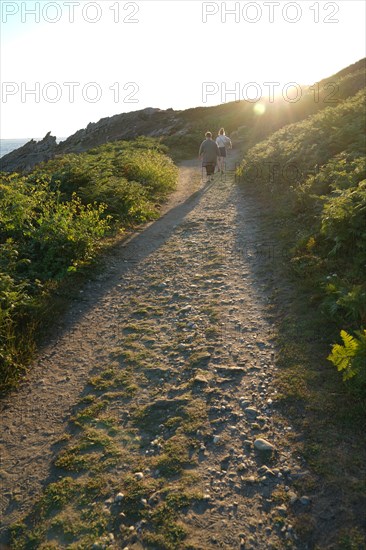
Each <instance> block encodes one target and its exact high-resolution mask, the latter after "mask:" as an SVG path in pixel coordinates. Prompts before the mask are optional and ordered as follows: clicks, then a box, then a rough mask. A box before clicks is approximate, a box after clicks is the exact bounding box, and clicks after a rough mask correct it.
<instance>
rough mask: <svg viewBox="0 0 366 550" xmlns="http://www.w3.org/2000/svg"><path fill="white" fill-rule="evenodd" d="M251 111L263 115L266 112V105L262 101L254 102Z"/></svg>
mask: <svg viewBox="0 0 366 550" xmlns="http://www.w3.org/2000/svg"><path fill="white" fill-rule="evenodd" d="M253 111H254V113H255V114H256V115H259V116H260V115H264V113H265V112H266V106H265V105H263V103H256V104H255V105H254V107H253Z"/></svg>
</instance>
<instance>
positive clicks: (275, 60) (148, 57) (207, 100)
mask: <svg viewBox="0 0 366 550" xmlns="http://www.w3.org/2000/svg"><path fill="white" fill-rule="evenodd" d="M0 7H1V98H0V109H1V126H0V133H1V137H2V138H7V139H10V138H22V137H34V138H37V137H43V136H44V135H45V134H46V132H47V131H49V130H51V131H52V134H53V135H56V136H58V137H66V136H68V135H70V134H72V133H74V132H75V131H76V130H78V129H80V128H84V127H85V126H86V125H87V124H88V123H89V122H96V121H98V120H99V119H100V118H103V117H106V116H111V115H114V114H117V113H121V112H128V111H134V110H137V109H143V108H145V107H159V108H161V109H166V108H168V107H172V108H174V109H185V108H188V107H197V106H200V105H216V104H219V103H222V102H226V101H233V100H234V99H243V97H242V95H243V93H244V91H245V93H248V95H250V94H253V93H254V94H255V93H258V90H259V91H261V92H262V97H263V98H264V99H267V98H268V87H267V86H265V84H264V83H266V82H279V83H280V85H279V86H277V87H276V90H277V91H278V92H281V90H282V88H283V86H285V85H286V84H287V83H290V82H295V83H297V84H298V85H300V86H301V85H304V84H312V83H314V82H316V81H318V80H320V79H322V78H325V77H327V76H331V75H332V74H334V73H335V72H337V71H339V70H341V69H343V68H344V67H346V66H348V65H350V64H351V63H354V62H356V61H358V60H359V59H361V58H362V57H364V56H365V26H364V22H365V3H364V2H363V1H354V0H338V1H336V2H328V1H318V2H316V1H314V0H298V1H297V2H290V1H286V0H277V1H260V0H257V1H253V2H249V1H230V2H221V1H220V2H216V1H212V2H201V1H200V0H190V1H189V0H184V1H180V0H171V1H168V0H166V1H157V0H136V1H131V2H130V1H121V0H119V1H118V0H113V1H109V0H99V1H96V2H92V1H89V0H78V1H72V0H68V1H66V0H65V1H64V0H56V1H51V0H50V1H48V0H40V1H30V0H28V1H6V0H0ZM252 82H255V83H256V87H254V88H253V87H252V88H250V87H248V84H249V83H252ZM32 90H33V93H32ZM229 90H232V91H233V92H232V93H231V94H230V93H228V91H229ZM72 91H73V93H72ZM204 91H206V92H207V93H206V94H204V93H203V92H204ZM209 92H210V93H209ZM225 92H226V93H225ZM266 96H267V97H266ZM257 97H258V96H257ZM244 99H245V98H244Z"/></svg>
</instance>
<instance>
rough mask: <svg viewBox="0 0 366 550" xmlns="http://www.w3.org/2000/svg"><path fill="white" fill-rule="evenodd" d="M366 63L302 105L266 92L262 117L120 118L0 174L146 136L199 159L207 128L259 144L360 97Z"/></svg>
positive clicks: (36, 147) (1, 165) (28, 149)
mask: <svg viewBox="0 0 366 550" xmlns="http://www.w3.org/2000/svg"><path fill="white" fill-rule="evenodd" d="M365 61H366V60H365V59H362V60H360V61H358V62H357V63H354V64H353V65H350V66H349V67H347V68H345V69H343V70H342V71H340V72H338V73H337V74H335V75H333V76H331V77H327V78H326V79H324V80H321V81H320V82H318V83H316V85H314V86H310V87H304V88H301V90H299V92H300V93H299V98H298V101H296V102H291V101H288V100H287V99H286V98H281V97H280V98H277V99H276V101H275V102H273V103H271V102H270V101H268V98H267V99H266V97H265V94H268V90H267V89H266V88H264V89H263V90H262V92H263V98H262V99H263V103H264V105H265V108H266V110H265V113H264V114H263V115H262V116H258V115H257V114H255V112H254V110H253V107H254V105H255V104H253V102H250V101H244V100H240V101H233V102H228V103H224V104H221V105H217V106H214V107H198V108H191V109H186V110H183V111H174V110H173V109H167V110H160V109H154V108H147V109H142V110H139V111H134V112H130V113H121V114H116V115H114V116H112V117H106V118H102V119H101V120H99V121H98V122H95V123H90V124H88V126H87V127H86V128H84V129H80V130H78V131H77V132H76V133H75V134H73V135H71V136H70V137H68V138H67V139H66V140H65V141H63V142H61V143H59V144H58V145H57V144H56V143H55V138H52V136H50V135H49V134H47V136H46V137H45V138H44V140H42V141H41V142H38V143H35V142H34V141H31V142H29V143H27V144H26V145H24V146H23V147H21V148H19V149H17V150H15V151H12V152H11V153H9V154H8V155H5V156H4V157H3V158H2V159H1V160H0V170H3V171H6V172H12V171H16V170H17V171H19V170H20V171H22V170H30V169H32V168H33V167H34V166H35V165H36V164H37V163H39V162H41V161H44V160H48V159H49V158H53V157H54V156H55V155H59V154H64V153H70V152H71V153H80V152H83V151H87V150H88V149H90V148H92V147H97V146H98V145H102V144H104V143H107V142H110V141H117V140H125V139H135V138H136V137H138V136H142V135H144V136H150V137H159V138H161V140H162V141H163V143H166V144H167V145H168V146H169V147H170V148H172V152H173V154H174V155H175V157H176V158H188V157H191V156H196V154H197V148H198V144H199V143H200V141H201V139H202V136H203V134H204V132H205V131H206V130H207V129H211V131H213V132H216V131H217V130H218V129H219V128H220V127H221V126H224V127H225V128H226V129H227V132H228V133H229V134H231V133H232V132H235V131H237V130H238V129H241V137H243V138H245V140H246V141H247V142H248V143H249V142H250V143H254V142H256V141H258V140H259V139H261V138H263V137H264V136H266V135H268V134H269V133H271V132H273V131H274V130H276V129H278V128H280V127H281V126H283V125H285V124H288V123H290V122H295V121H298V120H301V119H303V118H304V117H306V116H308V115H310V114H313V113H315V112H317V111H319V110H321V109H323V108H325V107H327V106H329V105H336V104H338V103H340V102H341V101H343V100H344V99H346V98H347V97H350V96H352V95H354V94H355V93H357V92H358V91H359V90H360V89H362V88H363V87H364V86H365ZM276 91H277V90H276ZM235 137H238V136H235Z"/></svg>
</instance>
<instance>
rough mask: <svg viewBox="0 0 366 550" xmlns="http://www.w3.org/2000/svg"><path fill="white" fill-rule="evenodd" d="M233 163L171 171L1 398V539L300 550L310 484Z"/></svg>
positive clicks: (34, 544) (265, 282) (14, 543)
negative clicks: (140, 227) (203, 172)
mask: <svg viewBox="0 0 366 550" xmlns="http://www.w3.org/2000/svg"><path fill="white" fill-rule="evenodd" d="M234 162H235V158H234V157H233V158H232V159H231V166H229V168H231V169H232V170H231V171H230V170H229V171H228V173H227V175H226V177H224V178H221V179H220V176H219V175H216V176H215V180H214V182H213V183H211V184H208V185H201V184H200V181H199V178H200V168H199V167H198V166H197V165H195V166H192V167H189V166H188V167H185V168H182V169H181V180H180V187H179V190H178V192H177V195H176V196H175V197H177V196H178V197H179V200H176V199H174V200H175V202H173V203H172V204H173V206H172V207H171V208H170V210H168V212H167V213H166V214H165V216H163V217H162V218H161V219H159V220H158V221H155V222H153V223H152V224H150V225H149V226H148V227H147V228H146V229H145V230H144V231H142V232H141V233H140V234H138V235H136V236H135V237H134V238H133V239H131V240H130V242H129V243H127V244H125V245H124V246H121V247H120V248H118V250H117V251H116V252H115V255H114V256H113V257H111V260H110V265H109V267H108V269H107V270H106V272H105V273H104V274H103V275H101V276H99V277H97V279H96V280H94V281H91V282H90V283H88V284H87V285H86V286H85V288H84V289H83V292H82V293H81V295H80V301H79V302H78V303H77V304H76V305H75V307H74V308H73V309H72V311H70V312H69V313H68V315H67V316H66V317H65V318H64V320H63V328H62V327H60V333H59V337H58V338H57V339H55V340H54V341H53V342H52V343H50V345H49V346H48V348H47V349H45V350H43V353H42V354H41V356H40V359H39V364H38V366H36V367H35V368H34V370H33V371H32V374H31V375H30V379H29V381H28V383H27V385H26V386H24V387H23V388H21V389H20V391H19V392H18V393H17V394H16V395H13V396H11V398H10V397H9V399H8V400H6V401H5V402H4V403H3V410H2V419H3V424H4V429H3V434H2V436H1V444H2V447H3V450H2V464H1V472H0V475H1V483H2V488H3V491H2V496H1V506H2V514H3V520H4V521H3V524H4V527H5V530H4V531H3V532H2V541H3V543H4V545H5V544H8V545H9V546H10V547H11V548H13V549H19V548H44V549H45V548H47V549H51V548H70V549H71V548H78V549H80V548H85V549H86V548H95V549H97V548H126V549H127V548H129V549H141V548H162V549H180V548H182V549H184V548H185V549H202V550H203V549H210V548H227V549H230V550H231V549H235V548H242V549H250V548H252V549H258V548H261V549H266V550H267V549H279V548H304V549H305V548H308V547H309V546H308V544H307V543H306V542H304V541H303V540H302V538H301V535H299V534H298V533H297V529H296V528H295V525H296V523H297V524H298V523H301V518H303V519H302V521H304V522H306V521H308V518H310V516H311V511H312V509H313V506H314V498H316V496H315V495H312V494H311V492H310V493H305V494H304V493H301V492H299V490H298V489H297V488H296V482H297V480H299V479H300V478H301V479H302V481H304V479H305V480H309V483H308V487H309V488H310V487H314V480H312V475H311V473H309V471H308V469H307V466H306V464H305V463H304V461H303V460H302V458H301V456H299V455H298V454H297V452H296V444H295V442H294V440H295V439H296V437H294V434H293V429H292V426H291V425H289V422H288V420H286V418H284V417H281V415H280V413H279V412H278V411H277V410H276V395H277V393H276V388H275V384H274V377H275V373H276V350H275V347H274V336H275V334H274V329H273V322H272V320H271V317H272V312H271V310H270V304H269V300H268V298H267V292H268V290H269V289H270V288H271V285H273V281H272V277H271V273H270V271H266V270H264V271H265V275H263V274H262V275H263V276H262V277H261V278H258V277H257V275H256V274H257V270H258V269H261V268H263V265H261V262H263V261H264V259H263V257H262V256H257V255H255V254H253V251H254V250H255V245H256V243H258V242H263V239H265V237H263V235H261V234H260V230H259V229H258V226H257V216H258V215H259V213H258V211H257V210H256V208H255V205H254V204H251V203H250V200H249V201H247V200H246V198H245V196H244V194H243V191H242V189H240V188H239V187H238V186H237V185H236V184H235V181H234V171H233V169H234ZM262 271H263V269H262ZM259 281H260V282H259ZM61 328H62V330H61ZM294 520H296V523H294ZM9 541H10V542H9ZM323 547H325V545H324V546H323Z"/></svg>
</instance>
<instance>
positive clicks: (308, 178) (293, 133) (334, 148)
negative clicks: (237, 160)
mask: <svg viewBox="0 0 366 550" xmlns="http://www.w3.org/2000/svg"><path fill="white" fill-rule="evenodd" d="M364 100H365V94H364V92H363V91H362V92H359V93H357V94H356V95H355V96H354V97H352V98H350V99H348V100H346V101H344V102H343V103H341V104H340V105H338V106H337V107H333V108H331V107H329V108H327V109H325V110H323V111H321V112H319V113H317V114H316V115H313V116H312V117H310V118H308V119H306V120H305V121H303V122H300V123H297V124H292V125H289V126H286V127H284V128H282V129H281V130H279V131H277V132H276V133H274V134H273V135H272V136H271V137H270V138H269V139H267V140H266V141H263V142H261V143H259V144H258V145H256V146H255V147H253V148H252V149H250V150H249V151H248V153H247V154H246V157H245V160H244V161H243V163H242V165H241V167H240V170H239V174H240V177H241V179H242V181H243V182H244V184H245V185H248V186H250V185H251V183H254V182H255V184H256V185H257V184H258V180H259V181H260V182H261V189H260V191H259V193H261V194H262V196H263V197H264V196H267V197H268V198H269V199H270V201H271V216H273V217H275V218H277V221H278V227H280V226H281V229H279V230H278V237H279V238H280V239H282V242H284V243H286V246H287V245H289V243H291V248H290V250H289V256H290V263H291V266H292V271H293V273H294V274H295V276H296V277H297V278H298V279H299V280H301V281H302V283H303V285H304V287H305V288H306V289H307V291H308V292H309V293H310V294H311V302H312V304H315V305H317V306H318V307H319V309H320V311H321V312H322V313H323V315H324V318H323V321H324V322H325V320H327V322H328V324H329V327H328V330H329V332H330V334H333V335H334V334H335V333H336V331H337V332H339V330H341V329H344V330H347V331H350V332H352V333H354V334H356V332H355V331H357V330H359V331H363V328H364V327H365V324H366V280H365V273H366V231H365V228H366V156H365V153H364V145H365V139H364V122H363V118H362V116H361V113H362V112H363V109H364ZM337 329H338V330H337ZM360 338H361V336H360ZM360 349H361V348H360ZM336 350H338V353H339V348H336ZM334 353H335V352H333V355H332V356H331V357H332V358H334V357H335V355H334ZM355 353H356V354H357V352H356V351H355ZM359 353H360V354H361V353H363V352H362V351H360V352H359ZM355 361H356V359H355ZM357 365H358V366H357V367H356V366H355V367H354V368H353V369H351V370H349V369H348V370H347V372H348V373H349V374H350V375H349V376H345V377H344V379H345V380H347V381H348V380H349V382H350V383H352V387H353V389H355V390H356V391H357V393H361V394H363V395H365V394H366V385H365V371H366V362H364V361H362V359H361V357H360V360H358V359H357Z"/></svg>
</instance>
